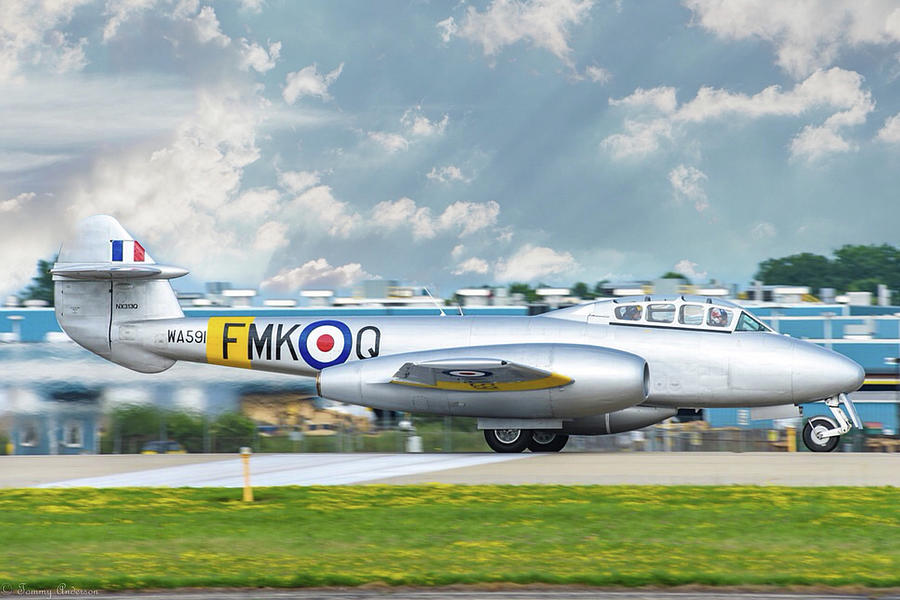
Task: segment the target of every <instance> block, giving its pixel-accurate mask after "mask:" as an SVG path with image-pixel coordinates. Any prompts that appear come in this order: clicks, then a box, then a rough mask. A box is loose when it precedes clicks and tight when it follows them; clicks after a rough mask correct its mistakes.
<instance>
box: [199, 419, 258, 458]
mask: <svg viewBox="0 0 900 600" xmlns="http://www.w3.org/2000/svg"><path fill="white" fill-rule="evenodd" d="M210 431H211V433H212V434H213V435H214V436H215V443H216V445H215V449H216V452H238V451H240V449H241V446H252V445H253V441H254V440H255V439H256V424H255V423H254V422H253V421H252V420H251V419H249V418H247V417H245V416H244V415H242V414H239V413H234V412H229V413H222V414H221V415H219V416H218V418H217V419H216V420H215V421H214V422H213V424H212V426H211V428H210Z"/></svg>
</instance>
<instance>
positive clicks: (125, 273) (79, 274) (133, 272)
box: [50, 262, 188, 281]
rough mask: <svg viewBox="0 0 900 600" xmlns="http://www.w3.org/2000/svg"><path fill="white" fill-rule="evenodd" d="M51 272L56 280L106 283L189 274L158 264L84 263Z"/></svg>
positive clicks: (58, 267)
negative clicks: (111, 280) (113, 280)
mask: <svg viewBox="0 0 900 600" xmlns="http://www.w3.org/2000/svg"><path fill="white" fill-rule="evenodd" d="M50 272H51V273H52V274H53V275H54V279H57V278H61V277H65V278H67V279H81V280H88V281H105V280H110V279H115V280H120V279H175V278H176V277H182V276H184V275H187V274H188V271H187V269H182V268H181V267H172V266H169V265H158V264H155V263H154V264H147V265H139V264H124V265H116V264H114V263H108V262H105V263H82V264H77V263H76V264H67V265H65V266H62V265H59V263H57V266H55V267H53V268H52V269H51V270H50Z"/></svg>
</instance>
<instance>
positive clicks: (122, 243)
mask: <svg viewBox="0 0 900 600" xmlns="http://www.w3.org/2000/svg"><path fill="white" fill-rule="evenodd" d="M51 272H52V273H53V280H54V281H55V282H56V285H55V292H54V294H55V295H54V299H55V304H56V319H57V320H58V321H59V324H60V326H61V327H62V328H63V330H64V331H65V332H66V333H67V334H68V335H69V337H71V338H72V339H73V340H75V341H76V342H77V343H78V344H80V345H81V346H83V347H84V348H87V349H88V350H90V351H91V352H94V353H95V354H98V355H100V356H102V357H103V358H105V359H107V360H110V361H112V362H114V363H117V364H120V365H122V366H125V367H128V368H130V369H134V370H135V371H141V372H144V373H158V372H160V371H164V370H166V369H168V368H169V367H171V366H172V365H173V364H174V363H175V361H173V360H171V359H168V358H164V357H161V356H157V355H156V354H153V353H151V352H149V351H147V350H145V349H143V348H141V346H140V345H139V344H136V343H135V342H136V341H138V340H133V339H130V338H133V336H134V331H133V328H122V327H121V325H123V324H125V323H130V322H134V321H146V320H150V319H172V318H180V317H184V313H182V312H181V307H180V306H179V305H178V299H177V298H176V297H175V291H174V290H173V289H172V286H171V285H170V284H169V282H168V281H166V280H167V279H172V278H174V277H181V276H182V275H185V274H187V271H185V270H184V269H180V268H177V267H170V266H165V265H158V264H156V262H155V261H154V260H153V259H152V258H151V257H150V255H149V254H147V252H146V251H145V250H144V248H143V246H141V244H140V243H139V242H138V241H137V240H135V239H134V238H133V237H132V236H131V234H129V233H128V232H127V231H125V229H124V228H123V227H122V226H121V225H120V224H119V222H118V221H116V220H115V219H114V218H112V217H109V216H106V215H96V216H93V217H88V218H87V219H85V220H83V221H81V222H80V223H79V224H78V225H77V227H76V230H75V233H74V235H73V237H72V239H70V240H68V241H67V242H65V243H64V244H63V245H62V247H61V248H60V250H59V258H58V259H57V263H56V264H55V265H54V266H53V269H52V271H51ZM120 333H121V334H123V335H120ZM125 338H129V339H125Z"/></svg>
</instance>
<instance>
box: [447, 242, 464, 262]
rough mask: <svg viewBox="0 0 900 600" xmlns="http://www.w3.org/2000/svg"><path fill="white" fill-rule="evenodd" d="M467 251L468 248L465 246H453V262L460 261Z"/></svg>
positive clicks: (451, 252)
mask: <svg viewBox="0 0 900 600" xmlns="http://www.w3.org/2000/svg"><path fill="white" fill-rule="evenodd" d="M465 251H466V247H465V246H464V245H463V244H457V245H455V246H453V250H451V251H450V257H451V258H453V260H459V259H460V258H461V257H462V255H463V253H464V252H465Z"/></svg>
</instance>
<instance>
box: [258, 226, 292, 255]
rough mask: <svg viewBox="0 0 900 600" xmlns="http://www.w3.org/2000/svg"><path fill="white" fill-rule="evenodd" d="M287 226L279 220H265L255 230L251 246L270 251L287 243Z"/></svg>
mask: <svg viewBox="0 0 900 600" xmlns="http://www.w3.org/2000/svg"><path fill="white" fill-rule="evenodd" d="M287 232H288V226H287V225H286V224H284V223H282V222H279V221H266V222H265V223H263V224H262V225H260V226H259V229H257V230H256V238H255V239H254V241H253V247H254V248H256V249H257V250H263V251H270V250H277V249H278V248H283V247H285V246H287V245H288V237H287Z"/></svg>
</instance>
